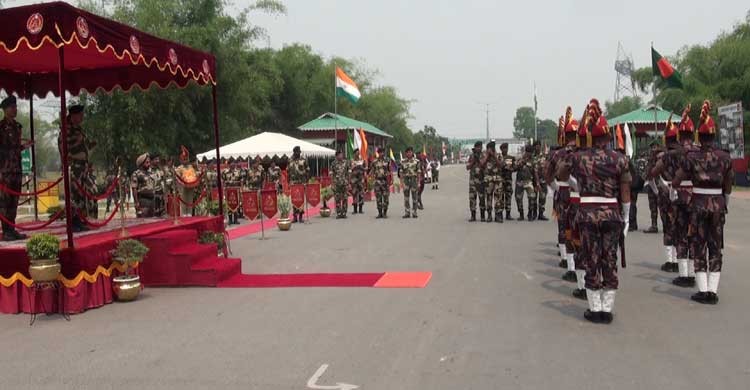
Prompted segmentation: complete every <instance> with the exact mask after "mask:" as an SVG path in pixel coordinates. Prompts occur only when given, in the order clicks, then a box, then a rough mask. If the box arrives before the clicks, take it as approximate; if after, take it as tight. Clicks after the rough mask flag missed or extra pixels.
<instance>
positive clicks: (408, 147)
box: [404, 146, 414, 152]
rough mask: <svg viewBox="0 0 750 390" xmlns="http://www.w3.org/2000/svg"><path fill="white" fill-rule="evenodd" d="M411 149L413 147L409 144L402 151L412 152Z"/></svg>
mask: <svg viewBox="0 0 750 390" xmlns="http://www.w3.org/2000/svg"><path fill="white" fill-rule="evenodd" d="M413 151H414V148H412V147H411V146H407V147H406V150H404V152H413Z"/></svg>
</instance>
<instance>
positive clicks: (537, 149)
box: [532, 141, 549, 221]
mask: <svg viewBox="0 0 750 390" xmlns="http://www.w3.org/2000/svg"><path fill="white" fill-rule="evenodd" d="M532 159H533V161H534V171H535V172H534V173H535V175H536V177H537V180H539V181H537V182H536V183H535V186H534V187H535V190H536V203H537V207H538V210H539V213H538V214H537V211H536V210H535V211H534V217H535V219H538V220H540V221H548V220H549V219H547V217H545V216H544V207H545V206H546V205H547V180H546V179H545V178H544V168H545V167H546V166H547V160H548V159H549V155H547V153H545V152H544V150H543V149H542V144H541V143H540V142H539V141H536V142H534V156H533V157H532Z"/></svg>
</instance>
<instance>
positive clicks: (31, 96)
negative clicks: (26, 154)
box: [27, 76, 39, 222]
mask: <svg viewBox="0 0 750 390" xmlns="http://www.w3.org/2000/svg"><path fill="white" fill-rule="evenodd" d="M31 80H32V78H31V76H29V80H28V84H27V86H28V94H29V132H30V137H31V184H32V185H33V186H34V190H33V192H34V221H35V222H36V221H39V208H38V207H39V206H38V199H39V195H38V194H37V193H36V142H35V138H34V89H33V88H32V86H31Z"/></svg>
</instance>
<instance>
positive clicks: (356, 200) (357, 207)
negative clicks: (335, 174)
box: [350, 149, 366, 214]
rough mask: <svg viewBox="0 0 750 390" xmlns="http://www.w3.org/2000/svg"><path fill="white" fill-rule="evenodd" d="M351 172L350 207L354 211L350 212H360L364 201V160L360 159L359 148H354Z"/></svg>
mask: <svg viewBox="0 0 750 390" xmlns="http://www.w3.org/2000/svg"><path fill="white" fill-rule="evenodd" d="M351 167H352V174H351V177H350V179H351V189H352V207H353V208H354V211H352V214H357V213H359V214H362V206H363V205H364V203H365V198H364V192H365V168H366V166H365V161H364V160H362V155H361V154H360V152H359V149H354V158H353V159H352V162H351Z"/></svg>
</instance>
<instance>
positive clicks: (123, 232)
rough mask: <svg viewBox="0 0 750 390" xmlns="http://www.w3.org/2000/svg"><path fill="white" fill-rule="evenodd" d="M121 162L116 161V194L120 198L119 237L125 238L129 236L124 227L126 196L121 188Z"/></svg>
mask: <svg viewBox="0 0 750 390" xmlns="http://www.w3.org/2000/svg"><path fill="white" fill-rule="evenodd" d="M122 180H123V175H122V164H121V162H118V165H117V194H118V195H119V198H120V205H119V207H120V238H125V237H127V236H129V235H130V234H129V233H128V229H127V227H126V223H125V200H126V199H125V196H127V195H126V194H125V193H124V191H123V190H122Z"/></svg>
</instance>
